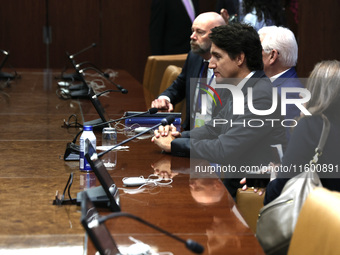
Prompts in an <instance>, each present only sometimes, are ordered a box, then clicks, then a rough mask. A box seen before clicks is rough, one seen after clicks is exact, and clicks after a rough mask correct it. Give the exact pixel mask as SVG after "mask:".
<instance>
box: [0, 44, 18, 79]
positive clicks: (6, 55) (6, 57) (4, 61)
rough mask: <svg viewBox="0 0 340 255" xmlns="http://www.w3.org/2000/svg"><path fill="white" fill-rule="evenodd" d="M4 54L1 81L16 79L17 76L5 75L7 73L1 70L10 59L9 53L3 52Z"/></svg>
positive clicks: (0, 74)
mask: <svg viewBox="0 0 340 255" xmlns="http://www.w3.org/2000/svg"><path fill="white" fill-rule="evenodd" d="M0 51H1V52H2V54H4V55H5V56H4V58H3V60H2V62H1V64H0V79H14V78H15V77H16V74H15V75H14V74H10V73H5V72H1V69H2V68H3V67H4V65H5V63H6V61H7V59H8V57H9V52H8V51H5V50H1V49H0Z"/></svg>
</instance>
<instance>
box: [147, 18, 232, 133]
mask: <svg viewBox="0 0 340 255" xmlns="http://www.w3.org/2000/svg"><path fill="white" fill-rule="evenodd" d="M224 24H225V22H224V20H223V18H222V17H221V15H219V14H218V13H215V12H207V13H202V14H200V15H199V16H198V17H197V18H196V19H195V20H194V23H193V25H192V34H191V36H190V38H191V42H190V45H191V51H190V52H189V54H188V57H187V59H186V62H185V64H184V66H183V69H182V72H181V74H180V75H179V76H178V77H177V79H176V80H175V81H174V82H173V83H172V84H171V85H170V87H169V88H168V89H166V90H165V91H164V92H163V93H162V94H161V95H160V96H159V97H158V98H157V99H155V100H154V101H153V102H152V104H151V107H156V108H158V109H163V110H167V111H169V112H170V111H173V105H175V104H177V103H179V102H180V101H182V100H183V99H186V119H185V120H184V122H183V124H182V127H183V129H184V130H190V129H191V128H193V126H194V115H193V113H194V111H193V107H194V103H193V102H194V99H195V98H194V97H195V91H196V90H195V88H191V87H190V79H191V78H199V77H200V76H201V77H200V78H203V79H207V80H209V81H210V79H211V78H212V77H213V71H212V70H209V69H208V72H207V74H206V75H207V76H205V77H202V73H203V70H202V67H203V62H204V61H209V59H210V57H211V55H210V47H211V41H210V39H209V34H210V30H211V29H212V28H214V27H216V26H220V25H224ZM194 86H196V84H194ZM219 110H220V109H219V108H217V109H213V110H212V111H215V112H218V111H219Z"/></svg>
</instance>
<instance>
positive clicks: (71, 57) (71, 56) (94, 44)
mask: <svg viewBox="0 0 340 255" xmlns="http://www.w3.org/2000/svg"><path fill="white" fill-rule="evenodd" d="M96 46H97V44H96V43H92V44H91V45H90V46H88V47H86V48H84V49H82V50H80V51H78V52H76V53H74V54H72V55H69V58H70V59H73V58H74V57H75V56H78V55H79V54H81V53H83V52H85V51H87V50H89V49H91V48H93V47H96Z"/></svg>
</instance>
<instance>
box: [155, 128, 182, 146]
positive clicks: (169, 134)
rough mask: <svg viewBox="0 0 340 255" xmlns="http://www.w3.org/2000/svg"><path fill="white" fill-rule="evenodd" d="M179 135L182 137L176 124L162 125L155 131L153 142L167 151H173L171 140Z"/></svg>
mask: <svg viewBox="0 0 340 255" xmlns="http://www.w3.org/2000/svg"><path fill="white" fill-rule="evenodd" d="M178 137H181V133H180V132H179V131H177V129H176V127H175V126H174V125H172V124H171V125H166V126H160V127H159V128H158V129H156V130H155V131H154V136H153V137H152V139H151V142H153V143H155V144H156V145H158V146H159V147H160V148H161V149H162V150H164V151H165V152H171V142H172V141H173V140H174V139H175V138H178Z"/></svg>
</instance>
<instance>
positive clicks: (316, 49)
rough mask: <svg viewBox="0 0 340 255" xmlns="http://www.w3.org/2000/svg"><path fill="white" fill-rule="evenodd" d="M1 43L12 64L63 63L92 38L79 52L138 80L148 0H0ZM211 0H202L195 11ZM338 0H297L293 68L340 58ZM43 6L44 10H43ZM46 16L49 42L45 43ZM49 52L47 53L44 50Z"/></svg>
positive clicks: (210, 5)
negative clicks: (296, 55)
mask: <svg viewBox="0 0 340 255" xmlns="http://www.w3.org/2000/svg"><path fill="white" fill-rule="evenodd" d="M0 3H1V5H0V6H1V8H0V49H5V50H8V51H10V53H11V56H10V58H9V62H10V63H11V64H12V66H14V67H15V68H21V67H28V68H46V67H47V66H48V67H50V68H63V67H65V65H66V64H67V59H66V54H65V52H66V51H68V52H69V53H71V54H72V53H75V52H77V51H79V50H81V49H83V48H85V47H87V46H89V45H91V44H92V43H93V42H95V43H97V47H95V48H93V49H91V50H89V51H87V52H85V53H83V54H80V55H79V56H78V57H77V61H85V60H89V61H91V62H92V63H95V64H96V65H97V66H99V67H101V68H102V69H105V68H111V69H126V70H127V71H128V72H130V73H131V74H132V75H133V76H134V77H135V78H136V79H137V80H139V81H140V82H141V81H142V78H143V71H144V65H145V62H146V58H147V56H148V55H149V54H150V49H149V37H148V27H149V17H150V4H151V0H10V1H8V0H0ZM215 3H216V0H201V1H200V11H201V12H204V11H211V10H214V7H215ZM339 5H340V2H338V1H334V0H333V1H331V0H324V1H316V0H308V1H307V0H299V23H298V25H296V24H294V22H292V21H291V19H292V18H291V15H290V13H289V10H288V9H287V13H288V15H290V16H289V19H290V23H289V24H290V26H291V28H292V30H293V31H294V32H295V33H296V35H297V38H298V42H299V63H298V73H299V74H300V76H301V77H306V76H307V75H308V74H309V72H310V71H311V69H312V68H313V66H314V64H315V63H316V62H318V61H320V60H322V59H340V47H339V45H340V39H339V37H340V36H339V33H338V30H339V29H338V25H339V24H340V22H339V21H340V20H339V19H340V15H339V10H340V8H339V7H340V6H339ZM46 7H48V15H46V13H47V12H46V10H47V8H46ZM47 16H48V22H49V26H50V27H51V38H52V40H51V43H50V44H49V45H48V47H47V45H46V44H45V43H44V37H43V27H44V26H45V25H46V22H47V21H46V20H47ZM48 52H49V58H47V53H48Z"/></svg>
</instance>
